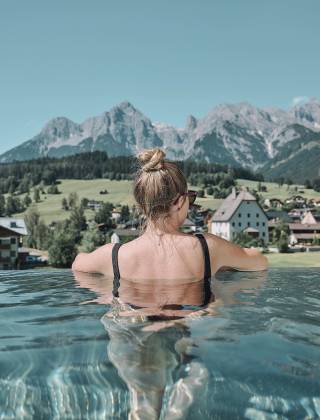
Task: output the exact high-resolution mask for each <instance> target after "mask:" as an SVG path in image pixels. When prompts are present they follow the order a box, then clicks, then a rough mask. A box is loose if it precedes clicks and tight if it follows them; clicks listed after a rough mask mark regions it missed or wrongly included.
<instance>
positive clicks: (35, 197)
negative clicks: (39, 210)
mask: <svg viewBox="0 0 320 420" xmlns="http://www.w3.org/2000/svg"><path fill="white" fill-rule="evenodd" d="M33 201H34V202H35V203H39V201H40V192H39V188H35V189H34V192H33Z"/></svg>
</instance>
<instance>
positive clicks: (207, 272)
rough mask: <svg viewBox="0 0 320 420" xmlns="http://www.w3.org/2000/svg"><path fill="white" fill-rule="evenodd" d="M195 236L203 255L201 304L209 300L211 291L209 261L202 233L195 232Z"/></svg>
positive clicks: (206, 245) (205, 303) (204, 304)
mask: <svg viewBox="0 0 320 420" xmlns="http://www.w3.org/2000/svg"><path fill="white" fill-rule="evenodd" d="M195 236H196V237H197V238H198V239H199V241H200V243H201V246H202V250H203V256H204V277H203V291H204V299H203V306H206V305H208V303H209V302H210V301H211V297H212V291H211V263H210V254H209V248H208V244H207V241H206V238H205V237H204V236H203V235H202V233H196V234H195Z"/></svg>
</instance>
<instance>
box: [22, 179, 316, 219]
mask: <svg viewBox="0 0 320 420" xmlns="http://www.w3.org/2000/svg"><path fill="white" fill-rule="evenodd" d="M237 181H238V184H239V185H244V186H247V187H249V188H255V189H257V185H258V183H257V182H256V181H248V180H244V179H238V180H237ZM263 185H266V186H267V189H268V191H267V192H265V193H262V195H263V196H264V197H265V198H268V197H279V198H281V199H282V200H283V199H285V198H287V197H290V196H291V195H293V194H296V193H295V191H294V189H293V188H294V185H292V186H291V187H290V190H288V189H287V185H283V186H282V187H280V188H279V187H278V185H277V184H275V183H271V182H264V183H263ZM105 188H106V189H107V190H108V191H109V194H106V195H101V194H99V191H100V190H104V189H105ZM190 188H191V189H195V190H198V189H199V187H195V186H190ZM302 189H303V188H301V186H298V190H302ZM59 190H60V191H61V194H57V195H51V194H45V195H41V202H40V203H38V204H37V208H38V210H39V212H40V215H41V217H42V218H43V220H44V221H45V223H50V222H51V221H53V220H62V219H65V218H67V217H68V216H69V212H67V211H64V210H62V208H61V200H62V198H63V197H68V195H69V194H70V193H71V192H74V191H75V192H77V194H78V196H79V198H80V199H81V198H84V197H86V198H88V199H89V200H101V201H109V202H112V203H114V204H129V205H130V206H131V205H132V204H133V203H134V200H133V196H132V183H131V181H110V180H106V179H95V180H74V179H66V180H62V181H61V184H59ZM303 190H304V191H305V192H304V194H302V195H303V196H304V197H306V198H315V197H316V198H320V193H317V192H315V191H313V190H306V189H303ZM32 196H33V194H32V192H31V198H32ZM196 202H197V203H199V204H201V205H203V206H204V207H209V208H211V209H217V208H218V207H219V205H220V203H221V202H222V200H221V199H214V198H212V197H204V198H197V201H196ZM86 215H87V216H88V217H89V218H91V217H92V215H93V212H91V211H90V210H88V211H87V213H86ZM19 216H22V215H21V214H20V215H19Z"/></svg>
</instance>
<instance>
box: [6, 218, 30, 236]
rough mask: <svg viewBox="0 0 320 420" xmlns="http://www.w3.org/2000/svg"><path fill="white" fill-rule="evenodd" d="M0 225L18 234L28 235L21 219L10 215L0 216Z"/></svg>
mask: <svg viewBox="0 0 320 420" xmlns="http://www.w3.org/2000/svg"><path fill="white" fill-rule="evenodd" d="M0 226H2V227H4V228H5V229H8V230H11V231H12V232H15V233H18V234H19V235H28V231H27V227H26V224H25V222H24V220H23V219H13V218H11V217H0Z"/></svg>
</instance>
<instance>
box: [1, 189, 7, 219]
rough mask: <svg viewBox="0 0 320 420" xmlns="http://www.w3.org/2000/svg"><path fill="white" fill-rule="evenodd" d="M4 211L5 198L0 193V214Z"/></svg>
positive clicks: (3, 213)
mask: <svg viewBox="0 0 320 420" xmlns="http://www.w3.org/2000/svg"><path fill="white" fill-rule="evenodd" d="M5 213H6V200H5V198H4V195H2V194H0V216H4V215H5Z"/></svg>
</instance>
